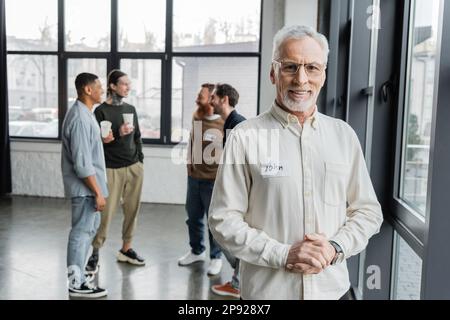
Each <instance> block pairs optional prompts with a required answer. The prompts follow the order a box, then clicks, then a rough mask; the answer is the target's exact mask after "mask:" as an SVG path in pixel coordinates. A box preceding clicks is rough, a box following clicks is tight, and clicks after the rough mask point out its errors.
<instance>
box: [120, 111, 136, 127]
mask: <svg viewBox="0 0 450 320" xmlns="http://www.w3.org/2000/svg"><path fill="white" fill-rule="evenodd" d="M122 116H123V122H124V123H128V126H129V127H133V124H134V122H133V116H134V114H133V113H124V114H122Z"/></svg>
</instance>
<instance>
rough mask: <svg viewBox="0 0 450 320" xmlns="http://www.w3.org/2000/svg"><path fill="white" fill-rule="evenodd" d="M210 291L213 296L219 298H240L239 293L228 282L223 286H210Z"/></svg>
mask: <svg viewBox="0 0 450 320" xmlns="http://www.w3.org/2000/svg"><path fill="white" fill-rule="evenodd" d="M211 291H212V292H214V293H215V294H218V295H219V296H227V297H233V298H238V299H239V298H240V297H241V291H240V290H239V289H236V288H233V286H232V285H231V282H230V281H228V282H227V283H225V284H216V285H214V286H212V287H211Z"/></svg>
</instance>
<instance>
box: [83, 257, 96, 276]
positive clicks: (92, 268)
mask: <svg viewBox="0 0 450 320" xmlns="http://www.w3.org/2000/svg"><path fill="white" fill-rule="evenodd" d="M98 268H99V264H98V254H94V253H93V254H92V255H91V256H90V257H89V260H88V263H87V265H86V273H87V274H89V275H91V274H96V273H97V272H98Z"/></svg>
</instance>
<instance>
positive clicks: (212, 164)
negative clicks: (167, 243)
mask: <svg viewBox="0 0 450 320" xmlns="http://www.w3.org/2000/svg"><path fill="white" fill-rule="evenodd" d="M213 89H214V85H213V84H208V83H206V84H203V85H202V86H201V89H200V92H199V93H198V96H197V100H196V101H195V102H196V104H197V110H196V111H195V112H194V115H193V121H192V130H191V134H190V140H189V146H188V164H187V171H188V186H187V197H186V212H187V215H188V218H187V221H186V223H187V225H188V229H189V245H190V246H191V250H189V252H187V253H186V254H185V255H184V256H183V257H181V258H180V259H179V260H178V264H179V265H180V266H187V265H190V264H192V263H194V262H198V261H204V260H205V258H206V254H205V249H206V248H205V245H204V236H203V235H204V230H205V221H204V219H205V216H207V214H208V210H209V203H210V202H211V195H212V191H213V187H214V180H215V179H216V173H217V168H218V164H219V160H220V156H221V152H222V139H223V125H224V121H223V120H222V118H221V117H220V116H219V115H215V114H214V109H213V107H212V106H211V104H210V99H211V94H212V91H213ZM208 233H209V247H210V252H209V256H210V264H209V267H208V275H216V274H218V273H219V272H220V271H221V269H222V260H221V255H222V252H221V250H220V247H219V246H218V245H217V243H216V242H215V240H214V238H213V236H212V235H211V232H209V231H208Z"/></svg>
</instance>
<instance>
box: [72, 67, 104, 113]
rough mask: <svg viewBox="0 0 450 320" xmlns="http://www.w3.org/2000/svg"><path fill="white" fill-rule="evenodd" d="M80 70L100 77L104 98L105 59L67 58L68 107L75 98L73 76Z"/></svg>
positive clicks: (75, 91)
mask: <svg viewBox="0 0 450 320" xmlns="http://www.w3.org/2000/svg"><path fill="white" fill-rule="evenodd" d="M82 72H89V73H93V74H95V75H96V76H98V78H99V79H100V82H101V83H102V87H103V90H104V91H105V93H104V97H103V100H105V99H106V59H68V60H67V98H68V99H67V107H68V108H70V107H71V106H72V105H73V104H74V102H75V100H76V99H77V90H76V89H75V78H76V77H77V75H78V74H80V73H82Z"/></svg>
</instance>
